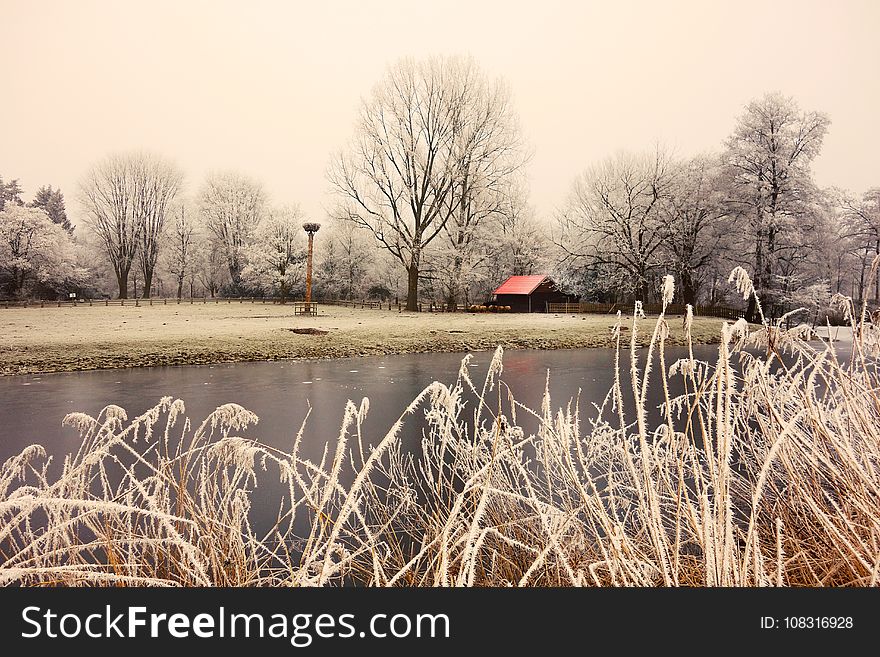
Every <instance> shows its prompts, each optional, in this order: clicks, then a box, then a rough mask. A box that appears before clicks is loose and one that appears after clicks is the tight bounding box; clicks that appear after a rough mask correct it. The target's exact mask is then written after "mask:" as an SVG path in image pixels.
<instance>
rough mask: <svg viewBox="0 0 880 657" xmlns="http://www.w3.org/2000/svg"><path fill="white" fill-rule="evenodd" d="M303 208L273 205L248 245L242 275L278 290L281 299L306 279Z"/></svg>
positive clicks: (275, 290)
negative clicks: (274, 206) (276, 206)
mask: <svg viewBox="0 0 880 657" xmlns="http://www.w3.org/2000/svg"><path fill="white" fill-rule="evenodd" d="M303 218H304V215H303V212H302V210H301V209H300V208H299V206H296V205H290V206H285V207H281V208H272V209H271V210H270V211H269V212H267V214H266V217H265V219H263V221H261V222H260V225H259V226H258V227H257V229H256V231H255V232H254V236H253V237H254V239H253V241H252V243H251V244H249V245H247V246H246V247H245V252H246V255H247V260H248V262H247V264H246V265H245V266H244V269H242V272H241V276H242V279H243V280H245V281H246V282H248V283H249V284H251V285H254V286H256V287H259V288H261V289H266V290H269V291H270V292H271V293H273V294H275V293H277V294H278V296H279V297H281V303H285V302H286V301H287V297H288V295H289V294H290V292H291V290H293V289H294V288H295V287H296V286H297V285H298V284H299V283H300V282H302V281H304V280H305V265H306V249H305V242H306V235H305V232H304V231H303Z"/></svg>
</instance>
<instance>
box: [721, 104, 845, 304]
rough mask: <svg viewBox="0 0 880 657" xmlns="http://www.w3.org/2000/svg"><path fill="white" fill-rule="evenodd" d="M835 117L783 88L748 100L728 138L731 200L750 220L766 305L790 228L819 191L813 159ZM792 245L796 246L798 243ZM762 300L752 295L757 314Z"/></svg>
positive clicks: (756, 277)
mask: <svg viewBox="0 0 880 657" xmlns="http://www.w3.org/2000/svg"><path fill="white" fill-rule="evenodd" d="M829 122H830V121H829V119H828V117H827V116H826V115H825V114H822V113H820V112H801V111H800V109H799V107H798V105H797V103H796V102H795V101H794V100H793V99H792V98H788V97H786V96H783V95H782V94H780V93H778V92H773V93H768V94H765V95H764V96H763V97H761V98H760V99H758V100H755V101H752V102H751V103H749V104H748V105H747V106H746V109H745V112H744V113H743V114H742V116H740V118H739V120H738V121H737V125H736V128H735V129H734V132H733V134H732V135H731V136H730V138H729V139H728V140H727V151H726V153H725V156H724V159H725V165H726V168H727V175H728V180H729V184H730V189H731V194H730V202H731V206H732V208H733V209H734V211H736V213H737V214H738V215H739V217H740V218H741V219H742V220H743V221H744V223H745V226H746V227H747V230H748V231H749V233H750V235H751V237H750V240H751V243H752V249H751V250H752V257H753V264H754V274H753V281H754V284H755V288H756V289H757V290H758V292H759V295H760V296H761V298H762V305H763V306H767V305H768V303H766V300H768V297H769V295H770V293H771V290H772V287H773V285H774V274H775V265H776V262H777V259H778V257H779V253H780V250H781V249H785V248H787V246H786V238H787V236H788V233H790V232H792V231H797V230H798V223H799V222H800V221H802V220H803V219H804V218H805V217H806V216H807V215H808V212H809V208H810V201H811V197H812V196H813V194H814V192H815V186H814V184H813V180H812V175H811V172H810V165H811V163H812V161H813V159H814V158H815V157H816V156H817V155H818V154H819V151H820V149H821V147H822V141H823V140H824V138H825V133H826V131H827V129H828V124H829ZM791 248H796V244H794V243H793V244H792V247H791ZM755 310H756V302H755V299H754V297H753V298H751V299H750V300H749V308H748V312H747V314H748V316H749V318H750V319H754V316H755Z"/></svg>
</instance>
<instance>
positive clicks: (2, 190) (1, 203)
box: [0, 176, 24, 212]
mask: <svg viewBox="0 0 880 657" xmlns="http://www.w3.org/2000/svg"><path fill="white" fill-rule="evenodd" d="M21 192H22V189H21V185H19V184H18V179H13V180H12V181H11V182H8V183H4V182H3V177H2V176H0V212H2V211H3V208H4V207H5V206H6V204H7V203H12V204H15V205H24V201H22V200H21Z"/></svg>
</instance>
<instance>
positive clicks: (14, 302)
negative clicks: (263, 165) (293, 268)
mask: <svg viewBox="0 0 880 657" xmlns="http://www.w3.org/2000/svg"><path fill="white" fill-rule="evenodd" d="M285 301H286V303H289V304H294V303H303V299H299V298H288V299H285ZM212 303H213V304H221V303H225V304H232V303H252V304H253V303H261V304H268V303H271V304H279V303H281V299H280V298H279V297H189V298H188V297H184V298H182V299H177V298H176V297H175V298H171V299H167V298H151V299H76V300H71V299H63V300H58V301H47V300H41V299H31V300H19V299H0V308H75V307H78V306H107V307H110V306H122V307H124V306H134V307H138V308H140V307H143V306H170V305H180V304H188V305H204V304H212ZM312 303H314V304H315V305H318V306H341V307H343V308H361V309H372V310H398V311H400V310H402V309H403V308H404V307H405V304H402V303H400V301H374V300H368V299H361V300H345V299H316V300H314V301H312ZM465 310H467V307H466V306H464V305H463V304H459V305H458V306H457V312H463V311H465ZM419 311H422V312H446V304H439V303H435V302H433V301H427V302H419Z"/></svg>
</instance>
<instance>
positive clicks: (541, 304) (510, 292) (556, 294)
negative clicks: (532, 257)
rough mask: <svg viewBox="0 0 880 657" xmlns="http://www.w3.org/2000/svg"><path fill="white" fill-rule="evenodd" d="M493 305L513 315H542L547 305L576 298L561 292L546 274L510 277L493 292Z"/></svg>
mask: <svg viewBox="0 0 880 657" xmlns="http://www.w3.org/2000/svg"><path fill="white" fill-rule="evenodd" d="M493 295H494V298H495V303H496V304H497V305H499V306H510V310H511V311H512V312H515V313H544V312H547V304H548V303H569V302H572V301H577V298H576V297H574V296H572V295H570V294H565V293H564V292H562V291H561V290H560V289H559V288H558V287H557V286H556V283H554V282H553V280H552V279H551V278H550V277H549V276H547V275H546V274H537V275H535V276H511V277H509V278H508V279H507V280H506V281H504V282H503V283H502V284H501V285H499V286H498V287H497V288H495V291H494V292H493Z"/></svg>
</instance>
